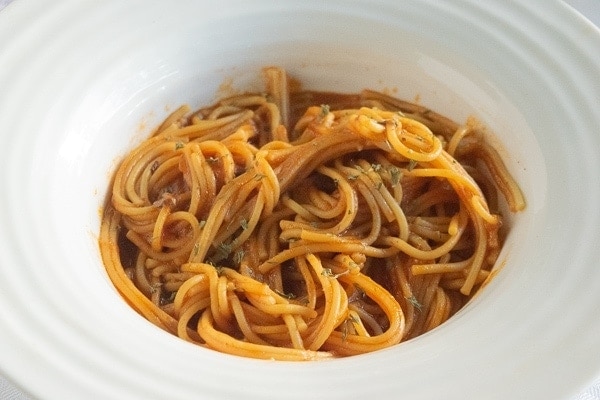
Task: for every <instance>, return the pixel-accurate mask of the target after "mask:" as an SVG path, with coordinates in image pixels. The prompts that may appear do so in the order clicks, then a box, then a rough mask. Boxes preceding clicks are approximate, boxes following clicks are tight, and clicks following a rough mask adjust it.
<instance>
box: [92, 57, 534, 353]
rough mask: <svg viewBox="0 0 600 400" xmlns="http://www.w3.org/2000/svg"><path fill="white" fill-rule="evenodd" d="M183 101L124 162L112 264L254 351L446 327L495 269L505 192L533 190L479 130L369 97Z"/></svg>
mask: <svg viewBox="0 0 600 400" xmlns="http://www.w3.org/2000/svg"><path fill="white" fill-rule="evenodd" d="M265 77H266V81H267V85H266V88H267V91H266V93H265V94H245V95H239V96H234V97H230V98H226V99H224V100H221V101H219V102H218V103H217V104H215V105H213V106H211V107H207V108H203V109H200V110H198V111H195V112H191V111H190V109H189V108H188V107H185V106H184V107H181V108H180V109H178V110H177V111H175V112H174V113H173V114H172V115H171V116H170V117H169V118H167V120H165V121H164V123H163V124H162V125H161V126H160V127H159V128H158V130H157V131H156V132H155V134H154V135H153V136H152V137H150V138H149V139H148V140H146V141H144V142H143V143H141V144H140V145H139V146H138V147H137V148H135V149H134V150H133V151H131V153H129V154H128V155H127V156H126V157H125V159H124V160H123V161H122V163H121V165H120V166H119V168H118V170H117V172H116V174H115V176H114V182H113V186H112V192H111V196H110V199H109V201H108V203H107V205H106V208H105V210H104V215H103V219H102V224H101V233H100V247H101V252H102V257H103V260H104V263H105V265H106V269H107V271H108V274H109V276H110V278H111V280H112V282H113V283H114V285H115V286H116V288H117V289H118V291H119V292H120V294H121V295H122V296H123V297H124V298H125V300H126V301H127V302H128V303H129V304H130V305H131V307H133V308H134V309H135V310H136V311H137V312H138V313H140V314H141V315H142V316H144V317H145V318H147V319H148V320H149V321H151V322H152V323H154V324H156V325H157V326H159V327H161V328H162V329H164V330H166V331H168V332H170V333H172V334H175V335H177V336H179V337H181V338H183V339H185V340H188V341H190V342H194V343H197V344H200V345H202V346H205V347H208V348H211V349H215V350H218V351H222V352H225V353H231V354H236V355H241V356H247V357H254V358H266V359H278V360H314V359H321V358H327V357H332V356H348V355H354V354H361V353H366V352H371V351H374V350H378V349H383V348H386V347H389V346H392V345H394V344H397V343H399V342H401V341H404V340H407V339H410V338H414V337H415V336H418V335H420V334H422V333H424V332H426V331H429V330H431V329H433V328H435V327H436V326H438V325H440V324H441V323H443V322H444V321H446V320H447V319H448V318H449V317H450V316H452V315H453V314H454V313H456V311H457V310H458V309H460V308H461V307H462V306H463V305H464V304H465V303H466V302H467V301H468V300H469V299H470V298H471V297H472V296H473V294H474V293H475V292H476V291H477V290H478V288H480V287H481V285H482V283H483V282H484V281H485V280H486V278H487V277H488V276H489V275H490V270H491V268H492V267H493V265H494V263H495V261H496V258H497V257H498V254H499V251H500V248H501V244H502V243H501V242H502V240H501V239H502V238H501V236H502V235H500V233H499V228H500V225H501V216H500V212H499V210H500V205H499V203H500V199H499V196H497V194H496V192H497V191H498V192H500V193H501V194H502V195H503V198H505V199H506V203H507V204H508V207H509V209H510V210H511V211H513V212H516V211H519V210H522V209H523V208H524V207H525V203H524V200H523V196H522V194H521V192H520V190H519V188H518V186H517V185H516V183H515V182H514V181H513V179H512V178H511V176H510V175H509V174H508V172H507V170H506V168H505V167H504V164H503V163H502V161H501V159H500V158H499V156H498V154H497V153H496V151H494V149H493V148H492V147H490V146H489V145H488V144H487V143H486V142H485V140H484V138H483V136H482V133H481V132H480V130H479V129H478V128H477V126H475V124H466V125H464V126H458V125H457V124H455V123H454V122H452V121H450V120H448V119H447V118H444V117H443V116H441V115H439V114H436V113H434V112H432V111H430V110H428V109H426V108H424V107H421V106H418V105H414V104H411V103H407V102H404V101H400V100H397V99H395V98H392V97H389V96H387V95H384V94H381V93H377V92H373V91H364V92H362V93H360V94H355V95H340V94H332V93H319V92H302V91H297V92H291V91H290V90H289V85H288V83H287V77H286V74H285V72H284V71H282V70H281V69H278V68H266V69H265Z"/></svg>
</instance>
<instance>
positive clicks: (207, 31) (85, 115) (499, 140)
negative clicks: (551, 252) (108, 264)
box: [45, 9, 546, 312]
mask: <svg viewBox="0 0 600 400" xmlns="http://www.w3.org/2000/svg"><path fill="white" fill-rule="evenodd" d="M288 17H289V18H295V19H296V20H299V21H302V23H299V24H295V25H290V24H288V23H287V21H288ZM352 26H360V27H361V29H360V30H358V29H357V30H352V29H349V28H348V27H352ZM232 27H233V28H232ZM411 28H412V27H411V26H410V24H404V25H400V26H399V25H398V24H392V23H390V24H385V23H381V21H378V20H375V19H369V18H364V17H360V16H357V15H353V14H352V13H350V14H346V15H339V14H338V15H336V18H332V16H331V15H330V14H328V13H321V12H316V11H312V10H294V9H291V10H276V11H271V12H264V13H258V12H257V15H255V16H253V17H251V18H249V17H248V16H247V15H246V14H241V15H239V16H238V15H229V16H227V18H225V19H224V20H222V19H219V18H216V19H215V20H209V21H206V22H205V23H203V24H192V23H189V24H187V25H183V26H182V27H180V28H179V29H178V30H177V31H176V32H174V33H171V34H166V35H159V36H158V37H152V38H146V37H144V38H141V37H135V38H134V43H128V46H127V48H126V51H127V54H126V55H125V54H122V53H119V51H125V46H123V49H119V48H117V49H116V50H115V49H113V50H112V52H110V51H108V52H107V54H101V55H100V56H101V57H100V62H101V63H102V64H100V65H101V67H102V68H101V69H102V72H101V73H100V74H97V75H96V74H95V75H93V76H92V75H88V76H85V75H84V76H81V78H80V81H79V82H78V84H79V85H89V86H88V87H87V88H86V90H85V92H83V95H82V97H81V98H80V99H78V101H77V103H76V106H75V107H74V108H72V109H71V110H70V112H69V119H68V120H67V124H66V129H64V130H62V131H60V132H58V136H54V137H53V138H52V144H51V146H55V147H56V149H57V150H58V151H56V152H51V153H49V154H53V155H54V156H51V157H52V159H51V162H50V164H51V165H52V166H53V168H54V170H53V173H52V180H51V181H50V182H49V185H48V187H47V189H48V190H49V193H50V195H51V198H50V200H51V201H50V202H49V203H50V204H54V205H58V207H53V208H52V209H51V210H49V211H50V213H51V214H52V216H53V217H54V218H53V220H54V221H56V225H55V228H56V231H57V232H56V233H57V238H60V239H58V240H59V241H60V244H61V245H62V246H64V247H65V248H70V249H71V251H70V253H69V254H70V258H71V260H69V261H70V263H73V264H75V265H76V264H81V263H82V261H84V260H85V264H86V267H85V268H81V269H80V270H79V274H80V276H79V279H81V280H84V281H85V282H87V284H89V285H90V286H89V289H90V290H92V292H94V291H98V292H99V294H98V298H106V294H107V293H106V292H111V290H112V288H111V285H110V282H108V281H107V279H106V276H105V273H104V267H103V265H102V262H101V259H100V258H99V254H98V249H97V241H96V240H97V233H98V228H99V220H100V215H101V210H102V207H103V204H104V201H105V199H106V196H107V193H108V190H109V184H110V179H111V176H112V174H113V173H114V170H115V168H116V166H117V164H118V163H119V161H120V159H121V158H122V157H123V156H124V154H125V153H126V152H127V151H128V150H129V149H131V148H132V147H133V146H134V145H135V144H136V143H138V142H139V141H141V140H143V139H144V138H146V137H147V136H148V135H150V134H151V132H152V131H153V129H155V128H156V127H157V126H158V124H159V123H160V122H161V121H162V119H163V118H165V117H166V115H168V113H169V112H170V111H172V110H174V109H175V108H176V107H178V106H179V105H181V104H184V103H187V104H190V105H191V106H192V108H195V107H196V108H197V107H200V106H202V105H207V104H210V103H212V102H213V101H214V100H216V99H217V98H218V96H220V95H223V94H227V92H229V93H231V92H235V91H240V92H241V91H246V90H258V91H260V90H262V80H261V76H260V69H261V68H262V67H264V66H267V65H279V66H282V67H284V68H285V69H286V70H287V71H288V73H289V74H290V75H291V76H293V77H294V78H296V79H298V80H300V81H301V82H302V85H303V87H304V88H307V89H314V90H327V91H336V92H346V93H351V92H358V91H360V90H362V89H364V88H371V89H377V90H383V91H387V92H389V93H391V94H393V95H394V96H396V97H399V98H402V99H406V100H410V101H416V102H418V103H420V104H423V105H425V106H428V107H430V108H431V109H433V110H435V111H437V112H440V113H442V114H444V115H446V116H448V117H450V118H452V119H454V120H455V121H457V122H464V121H465V120H466V119H467V117H469V116H474V117H476V118H477V119H478V120H479V121H481V122H482V123H483V124H484V125H485V126H487V127H489V132H490V137H491V139H492V140H493V141H494V142H495V144H496V145H497V147H498V149H499V150H500V152H501V154H502V156H503V158H504V160H505V162H506V163H507V165H508V168H509V170H510V171H511V173H513V174H514V176H515V177H516V179H517V181H518V182H519V183H520V184H521V186H522V187H523V189H524V191H525V196H526V198H527V201H528V204H529V208H528V210H527V211H526V212H524V213H522V214H520V215H514V216H513V215H509V216H508V218H507V220H506V223H507V224H508V225H509V226H510V233H509V236H508V239H507V243H506V246H505V249H504V251H503V253H502V256H501V257H500V260H499V265H502V266H504V268H506V269H508V270H510V269H511V268H512V265H513V264H514V263H515V262H516V261H517V258H518V255H519V253H520V252H521V247H520V246H521V244H522V238H523V237H527V235H526V231H527V228H526V226H527V220H528V219H530V218H532V215H534V212H532V207H533V208H535V207H536V204H538V203H540V202H543V198H541V197H543V194H544V191H545V190H544V182H545V180H546V177H545V168H544V163H543V159H542V157H541V153H540V152H539V147H538V145H537V142H536V138H535V136H534V135H533V133H532V130H531V128H530V127H529V125H528V123H527V121H526V119H525V117H524V115H522V114H521V112H520V111H519V108H518V106H517V105H516V104H515V102H514V101H513V100H514V99H511V98H510V93H507V90H506V89H507V88H506V87H502V86H501V85H499V84H498V83H499V79H498V78H497V77H491V76H489V75H488V74H486V71H485V70H482V69H481V68H482V66H481V65H477V64H474V63H473V62H472V60H469V59H468V58H466V57H465V56H464V55H463V54H460V53H457V52H456V51H455V50H453V49H448V48H447V47H444V46H443V44H440V43H439V42H436V41H435V40H434V39H435V38H430V37H427V35H423V34H419V32H415V31H414V30H412V29H411ZM96 68H99V65H98V66H96ZM76 89H77V86H74V90H76ZM72 105H73V103H70V104H69V106H72ZM53 134H54V135H56V133H53ZM45 149H46V150H47V148H45ZM64 199H68V201H64ZM65 216H67V217H66V218H65ZM58 221H60V223H59V222H58ZM514 237H520V238H521V240H520V241H519V243H520V245H519V246H516V242H515V240H514ZM499 279H502V278H499ZM94 282H95V283H94ZM110 294H111V297H112V298H113V301H114V300H115V299H116V300H117V302H118V301H119V299H118V297H116V296H115V295H114V293H110ZM471 308H473V310H472V312H477V311H476V307H471Z"/></svg>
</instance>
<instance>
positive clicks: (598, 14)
mask: <svg viewBox="0 0 600 400" xmlns="http://www.w3.org/2000/svg"><path fill="white" fill-rule="evenodd" d="M13 1H15V0H0V12H1V11H2V9H4V8H5V7H7V6H8V5H9V3H11V2H13ZM563 1H564V2H565V3H567V4H569V5H571V6H572V7H573V8H575V9H576V10H577V11H579V12H580V13H581V14H583V15H584V16H585V17H586V18H587V19H589V20H590V21H591V22H593V23H594V24H595V25H596V26H598V27H600V0H563ZM0 400H32V399H31V398H30V397H29V396H27V395H26V394H25V393H23V392H22V391H21V390H20V389H19V388H17V387H16V386H15V385H13V384H12V383H11V382H10V381H9V380H7V379H6V378H5V377H3V376H2V375H0ZM571 400H600V376H599V377H598V379H596V381H595V382H594V383H592V384H591V385H590V387H589V388H587V389H585V390H584V391H582V392H581V393H580V394H579V395H578V396H576V397H575V398H573V399H571Z"/></svg>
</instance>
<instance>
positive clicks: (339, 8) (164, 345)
mask: <svg viewBox="0 0 600 400" xmlns="http://www.w3.org/2000/svg"><path fill="white" fill-rule="evenodd" d="M599 48H600V33H599V32H598V31H597V30H595V29H594V28H593V27H592V26H591V25H590V24H588V23H586V22H585V21H584V20H583V19H581V18H580V17H579V16H577V15H576V14H575V13H574V12H572V11H571V10H570V9H568V8H567V7H566V6H564V5H562V4H560V3H545V4H543V5H542V4H538V3H536V2H532V3H525V2H522V3H516V2H503V1H494V2H479V1H476V0H467V1H445V2H433V1H426V0H421V1H415V0H413V1H403V2H398V1H394V0H378V1H367V0H359V1H354V2H343V1H335V0H334V1H317V0H304V1H302V2H269V1H260V0H252V1H242V0H221V1H219V2H208V1H198V2H193V1H183V0H182V1H169V2H141V1H126V2H122V1H117V0H111V1H102V2H92V3H90V2H64V3H61V2H57V3H53V4H52V6H46V5H44V4H43V2H41V1H38V2H35V1H34V2H21V1H18V2H16V3H14V4H12V5H10V6H9V7H8V8H7V9H5V10H4V11H3V12H2V13H1V14H0V66H1V68H0V88H2V89H1V92H0V137H1V138H2V144H3V149H4V155H3V168H2V170H1V171H0V182H1V185H2V189H3V190H2V192H1V194H0V243H2V244H1V247H0V267H1V271H2V276H1V279H0V354H2V356H1V357H0V370H2V372H3V373H5V374H6V375H7V376H8V377H9V378H10V379H11V380H13V381H14V382H15V383H16V384H17V385H19V386H20V387H22V388H23V389H24V390H25V391H27V392H28V393H30V394H32V395H33V396H34V397H38V398H48V399H50V398H96V397H97V398H127V399H135V398H140V399H142V398H143V399H153V398H156V399H164V398H177V399H188V398H189V399H192V398H219V399H225V398H246V399H279V398H290V399H308V398H310V399H319V398H327V399H337V398H339V399H342V398H344V399H345V398H363V397H365V396H371V397H373V398H381V399H384V398H397V397H400V396H403V397H406V398H411V399H425V398H444V399H459V398H460V399H462V398H478V399H507V398H567V397H568V396H572V395H574V394H576V393H578V392H579V390H580V389H581V388H582V387H585V385H586V384H589V383H590V382H591V380H592V379H593V378H595V377H596V376H597V375H598V374H599V373H600V358H599V357H598V355H599V354H600V335H599V333H600V308H599V307H598V304H600V290H598V289H599V288H600V268H598V267H597V263H598V260H600V251H599V248H600V246H598V245H597V243H598V242H599V241H600V237H599V236H600V230H599V229H598V228H597V227H598V223H599V222H600V214H599V213H600V211H599V210H600V208H599V207H598V204H600V193H599V192H600V187H599V186H600V185H598V180H597V177H596V174H597V172H598V171H600V135H598V131H597V130H598V126H600V113H598V108H597V106H598V102H599V101H600V85H598V80H599V79H600V52H598V51H597V50H598V49H599ZM265 65H279V66H282V67H284V68H286V69H287V70H288V71H289V73H290V74H292V75H293V76H295V77H297V78H299V79H300V80H301V81H302V82H303V84H304V87H306V88H312V89H319V90H333V91H338V92H348V91H358V90H361V89H363V88H372V89H380V90H383V89H387V90H390V91H392V92H394V94H395V95H396V96H397V97H400V98H405V99H408V100H412V99H415V98H418V100H419V102H420V103H421V104H424V105H427V106H428V107H430V108H432V109H434V110H436V111H438V112H440V113H442V114H445V115H447V116H450V117H452V118H453V119H455V120H457V121H464V120H465V119H466V118H467V117H468V116H470V115H473V116H476V117H477V118H478V119H479V120H480V121H482V122H483V123H484V124H486V125H487V126H488V127H489V128H490V130H491V131H493V132H494V134H495V137H496V140H497V144H498V146H499V147H500V149H501V154H502V156H503V157H504V159H505V161H506V162H507V165H508V167H509V169H510V171H511V172H512V173H513V174H514V176H515V177H516V179H517V181H518V182H519V184H520V185H521V187H522V189H523V190H524V194H525V197H526V199H527V204H528V205H527V209H526V211H524V212H523V213H521V214H518V215H515V216H514V217H513V218H511V220H510V225H511V230H510V234H509V236H508V238H507V242H506V245H505V247H504V249H503V251H502V254H501V257H500V261H499V266H500V267H502V268H501V269H500V271H499V273H498V274H497V275H496V277H495V278H494V279H493V280H492V281H491V283H490V284H489V285H488V286H487V287H486V288H485V290H484V291H483V292H481V294H479V295H478V296H477V297H476V298H475V299H474V300H473V301H472V302H470V303H469V304H468V305H467V306H466V307H465V308H464V309H463V310H461V311H460V312H459V314H457V315H456V316H454V317H453V318H452V319H451V320H450V321H449V322H447V323H445V324H444V325H443V326H441V327H440V328H438V329H435V330H434V331H431V332H429V333H428V334H425V335H423V336H421V337H418V338H416V339H414V340H411V341H409V342H406V343H403V344H400V345H398V346H395V347H393V348H390V349H387V350H384V351H379V352H376V353H373V354H367V355H362V356H355V357H351V358H346V359H337V360H332V361H327V362H319V363H314V362H313V363H311V362H309V363H285V362H272V361H260V360H251V359H244V358H239V357H235V356H228V355H224V354H220V353H216V352H214V351H210V350H207V349H204V348H200V347H198V346H194V345H191V344H188V343H185V342H183V341H182V340H180V339H177V338H175V337H173V336H171V335H169V334H167V333H165V332H163V331H161V330H159V329H158V328H156V327H154V326H153V325H151V324H150V323H148V322H147V321H145V320H143V319H142V318H141V317H139V316H138V315H137V314H136V313H135V312H134V311H133V310H132V309H130V308H129V306H128V305H127V304H125V302H124V301H123V300H122V299H121V298H120V296H119V295H118V294H117V292H116V291H115V289H114V288H113V286H112V284H111V282H110V281H109V279H108V278H107V275H106V273H105V270H104V267H103V265H102V261H101V259H100V256H99V251H98V245H97V236H98V228H99V220H100V215H99V211H100V209H101V207H102V205H103V202H104V200H105V196H106V193H107V188H108V185H109V180H110V178H111V175H112V173H113V171H114V168H115V166H116V164H117V163H118V162H119V160H120V158H121V157H122V156H123V155H124V154H125V153H126V151H127V150H128V149H130V148H132V147H133V146H134V145H135V144H136V143H138V142H139V141H141V140H142V139H144V138H145V137H146V136H147V135H149V133H150V132H151V131H152V130H153V128H155V127H156V126H157V124H158V123H159V122H160V121H161V120H162V119H163V118H164V117H165V116H166V115H167V114H168V113H169V111H170V110H173V109H174V108H175V107H177V106H179V105H180V104H182V103H189V104H191V105H192V107H195V106H200V105H205V104H209V103H211V102H212V101H213V100H215V99H216V96H217V95H218V94H219V93H220V90H222V86H220V85H221V84H222V83H224V82H225V83H227V86H228V87H230V88H234V89H238V90H245V89H252V88H259V87H260V86H257V85H260V79H259V78H258V77H259V70H260V68H261V67H262V66H265Z"/></svg>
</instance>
